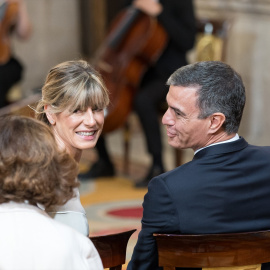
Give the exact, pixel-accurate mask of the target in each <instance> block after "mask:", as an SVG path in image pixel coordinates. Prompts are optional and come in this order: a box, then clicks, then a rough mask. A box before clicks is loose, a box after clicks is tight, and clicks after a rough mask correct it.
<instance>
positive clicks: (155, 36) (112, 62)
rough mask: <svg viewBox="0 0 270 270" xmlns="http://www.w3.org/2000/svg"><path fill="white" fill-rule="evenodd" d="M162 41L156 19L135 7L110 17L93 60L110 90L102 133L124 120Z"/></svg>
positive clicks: (117, 125) (162, 33) (162, 34)
mask: <svg viewBox="0 0 270 270" xmlns="http://www.w3.org/2000/svg"><path fill="white" fill-rule="evenodd" d="M166 45H167V33H166V31H165V30H164V29H163V27H162V26H161V25H160V24H159V23H158V21H157V19H156V18H153V17H151V16H149V15H147V14H145V13H143V12H141V11H140V10H138V9H136V8H133V7H128V8H127V9H124V10H123V11H122V12H120V13H119V15H118V16H117V17H116V19H115V20H114V21H113V23H112V25H111V27H110V30H109V32H108V35H107V37H106V38H105V40H104V42H103V43H102V45H101V46H100V48H99V49H98V51H97V53H96V55H95V57H94V62H93V65H94V66H95V68H96V69H97V70H98V71H99V72H100V73H101V75H102V77H103V79H104V81H105V84H106V86H107V88H108V90H109V92H110V100H111V103H110V105H109V107H108V114H107V116H106V118H105V123H104V128H103V133H108V132H111V131H113V130H115V129H117V128H119V127H121V126H122V125H123V124H124V123H125V121H126V119H127V117H128V115H129V113H130V111H131V110H132V101H133V98H134V95H135V93H136V91H137V89H138V87H139V85H140V82H141V79H142V77H143V75H144V74H145V72H146V71H147V69H148V68H149V67H150V66H151V65H153V64H154V63H155V62H156V61H157V60H158V58H159V56H160V55H161V54H162V52H163V50H164V48H165V47H166Z"/></svg>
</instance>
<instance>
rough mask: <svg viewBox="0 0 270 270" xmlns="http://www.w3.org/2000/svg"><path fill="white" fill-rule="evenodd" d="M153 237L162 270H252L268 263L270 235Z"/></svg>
mask: <svg viewBox="0 0 270 270" xmlns="http://www.w3.org/2000/svg"><path fill="white" fill-rule="evenodd" d="M154 237H155V239H156V242H157V247H158V257H159V265H160V266H162V267H164V270H172V269H175V267H190V268H195V267H197V268H215V267H236V266H237V267H240V266H252V267H249V268H248V269H252V268H254V269H255V268H260V264H262V263H266V262H270V231H258V232H245V233H228V234H205V235H175V234H154ZM236 269H238V268H236ZM239 269H247V268H241V267H240V268H239Z"/></svg>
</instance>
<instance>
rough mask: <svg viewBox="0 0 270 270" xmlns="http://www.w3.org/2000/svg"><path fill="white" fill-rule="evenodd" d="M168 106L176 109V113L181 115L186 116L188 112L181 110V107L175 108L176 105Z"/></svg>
mask: <svg viewBox="0 0 270 270" xmlns="http://www.w3.org/2000/svg"><path fill="white" fill-rule="evenodd" d="M168 107H170V108H171V109H172V110H174V112H175V113H176V114H178V115H181V116H186V114H185V113H184V112H183V111H181V110H180V109H178V108H175V107H172V106H169V105H168Z"/></svg>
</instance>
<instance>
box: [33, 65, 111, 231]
mask: <svg viewBox="0 0 270 270" xmlns="http://www.w3.org/2000/svg"><path fill="white" fill-rule="evenodd" d="M108 104H109V96H108V91H107V89H106V86H105V84H104V82H103V80H102V78H101V77H100V75H99V74H98V73H97V71H96V70H95V69H94V68H93V67H92V66H91V65H89V63H87V62H86V61H84V60H78V61H67V62H63V63H61V64H58V65H56V66H55V67H53V68H52V69H51V70H50V71H49V73H48V75H47V78H46V81H45V84H44V86H43V87H42V99H41V100H40V102H39V103H38V105H37V107H36V118H37V119H39V120H41V121H43V122H45V123H46V124H47V125H49V126H50V127H51V129H52V131H53V133H54V136H55V138H56V141H57V143H58V147H59V148H60V149H65V150H66V151H67V152H68V153H69V154H70V155H71V156H72V157H73V158H74V159H75V160H76V161H77V162H79V161H80V158H81V155H82V151H83V150H84V149H89V148H93V147H94V146H95V145H96V143H97V140H98V138H99V136H100V134H101V132H102V128H103V124H104V109H105V108H106V107H107V105H108ZM74 194H75V197H74V198H72V199H70V200H69V201H68V202H67V203H66V204H65V205H63V206H60V207H53V208H46V209H45V210H46V211H47V212H48V213H49V214H50V215H51V216H52V217H53V218H54V219H56V220H58V221H60V222H62V223H65V224H68V225H70V226H71V227H73V228H75V229H76V230H78V231H80V232H81V233H83V234H84V235H88V234H89V227H88V222H87V218H86V213H85V210H84V208H83V207H82V205H81V202H80V195H79V190H78V188H75V189H74Z"/></svg>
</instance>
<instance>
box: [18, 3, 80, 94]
mask: <svg viewBox="0 0 270 270" xmlns="http://www.w3.org/2000/svg"><path fill="white" fill-rule="evenodd" d="M25 2H26V4H27V8H28V11H29V14H30V19H31V22H32V24H33V34H32V36H31V38H30V40H28V41H24V42H20V41H18V40H16V39H15V38H14V39H13V50H14V52H15V54H16V55H17V56H18V58H19V59H21V61H22V62H23V64H24V66H25V73H24V80H23V81H22V83H21V89H22V91H23V95H24V96H25V95H28V94H30V93H31V91H32V89H33V88H36V87H39V86H41V85H42V83H43V82H44V79H45V76H46V74H47V72H48V70H49V68H50V67H52V66H53V65H55V64H57V63H59V62H62V61H65V60H70V59H74V58H79V57H81V55H80V26H79V8H78V0H25Z"/></svg>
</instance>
